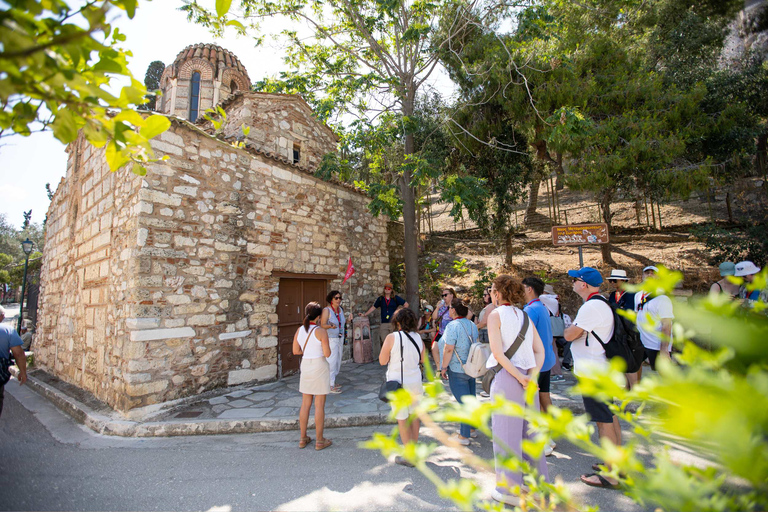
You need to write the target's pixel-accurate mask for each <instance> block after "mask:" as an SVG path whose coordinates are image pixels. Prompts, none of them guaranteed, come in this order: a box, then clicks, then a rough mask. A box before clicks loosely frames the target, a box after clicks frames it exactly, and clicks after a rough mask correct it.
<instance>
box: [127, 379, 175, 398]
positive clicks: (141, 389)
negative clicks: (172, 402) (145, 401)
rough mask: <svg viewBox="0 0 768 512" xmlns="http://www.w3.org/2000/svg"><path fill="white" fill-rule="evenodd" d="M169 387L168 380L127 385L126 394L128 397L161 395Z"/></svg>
mask: <svg viewBox="0 0 768 512" xmlns="http://www.w3.org/2000/svg"><path fill="white" fill-rule="evenodd" d="M167 387H168V381H167V380H160V381H155V382H143V383H140V384H131V383H126V384H125V393H126V394H127V395H128V396H144V395H151V394H153V393H159V392H160V391H163V390H164V389H166V388H167Z"/></svg>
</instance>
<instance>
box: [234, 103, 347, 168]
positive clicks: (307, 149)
mask: <svg viewBox="0 0 768 512" xmlns="http://www.w3.org/2000/svg"><path fill="white" fill-rule="evenodd" d="M224 106H225V108H226V110H227V124H226V127H225V128H224V136H225V137H234V138H240V137H242V125H243V124H244V125H245V126H248V127H249V128H250V131H249V133H248V136H247V137H246V138H245V140H246V141H247V142H248V143H250V144H251V145H252V146H253V147H254V148H255V149H257V150H258V151H261V152H265V153H269V154H273V155H277V156H278V157H280V158H282V159H285V160H287V161H289V162H294V148H297V149H298V150H299V161H298V162H296V163H297V164H298V165H299V166H301V167H304V168H307V169H316V168H317V167H318V166H319V165H320V162H321V160H322V158H323V156H324V155H325V154H326V153H329V152H331V151H335V150H336V143H337V141H338V138H337V137H336V135H335V134H334V133H333V131H331V129H330V128H328V127H327V126H326V125H324V124H323V123H320V122H319V121H318V120H317V119H315V118H314V116H313V114H312V110H311V109H310V108H309V105H307V103H306V102H305V101H304V100H303V99H301V97H299V96H297V95H289V94H267V93H257V92H242V93H238V94H236V95H235V96H233V97H231V99H230V100H229V101H227V102H225V103H224Z"/></svg>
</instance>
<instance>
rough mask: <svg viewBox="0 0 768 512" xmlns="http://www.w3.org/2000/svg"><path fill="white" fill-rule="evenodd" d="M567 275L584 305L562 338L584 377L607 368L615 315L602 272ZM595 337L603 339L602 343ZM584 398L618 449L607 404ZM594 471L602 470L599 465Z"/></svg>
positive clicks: (598, 478)
mask: <svg viewBox="0 0 768 512" xmlns="http://www.w3.org/2000/svg"><path fill="white" fill-rule="evenodd" d="M568 275H569V276H571V277H572V278H573V291H574V292H575V293H576V294H577V295H578V296H579V297H581V298H582V300H584V304H583V305H582V306H581V307H580V308H579V311H578V313H577V314H576V319H575V320H574V321H573V325H571V326H570V327H567V328H566V329H565V332H564V333H563V335H564V337H565V339H566V340H567V341H570V342H572V343H571V353H572V354H573V371H574V373H575V374H576V375H577V376H584V375H589V374H590V373H591V372H593V371H595V370H600V369H604V368H606V367H607V366H608V358H607V356H606V349H605V348H604V347H603V344H604V343H605V344H606V345H608V344H610V343H612V342H613V340H612V338H613V334H614V327H615V321H614V312H613V309H611V307H610V306H609V305H608V302H607V300H606V299H605V298H604V297H603V296H601V295H600V285H601V284H602V283H603V277H602V276H601V275H600V272H598V271H597V270H595V269H594V268H592V267H583V268H581V269H579V270H569V271H568ZM590 299H591V300H590ZM596 338H599V339H600V340H603V343H600V342H599V341H598V340H597V339H596ZM582 399H583V400H584V409H585V410H586V412H587V414H589V417H590V418H591V420H592V421H594V422H595V423H596V424H597V432H598V435H599V436H600V439H601V440H603V439H607V440H609V441H610V442H612V443H613V444H615V445H616V446H619V445H621V426H620V425H619V420H618V418H617V417H616V416H615V415H614V414H613V412H611V409H610V408H609V407H608V405H607V404H606V403H604V402H600V401H598V400H596V399H594V398H592V397H589V396H583V397H582ZM593 469H594V470H595V471H599V468H598V467H597V465H595V466H593ZM581 481H582V482H584V483H585V484H587V485H591V486H593V487H607V488H615V487H616V486H617V484H618V482H617V481H616V480H613V479H610V478H607V477H603V476H602V475H600V474H598V473H595V472H593V473H589V474H586V475H582V477H581Z"/></svg>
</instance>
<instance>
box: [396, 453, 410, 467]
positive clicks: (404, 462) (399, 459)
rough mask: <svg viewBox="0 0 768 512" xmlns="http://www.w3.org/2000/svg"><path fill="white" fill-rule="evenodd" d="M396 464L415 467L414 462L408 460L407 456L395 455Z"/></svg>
mask: <svg viewBox="0 0 768 512" xmlns="http://www.w3.org/2000/svg"><path fill="white" fill-rule="evenodd" d="M395 464H400V465H401V466H405V467H407V468H412V467H413V464H411V463H410V462H408V461H407V460H406V459H405V458H403V457H401V456H400V455H398V456H397V457H395Z"/></svg>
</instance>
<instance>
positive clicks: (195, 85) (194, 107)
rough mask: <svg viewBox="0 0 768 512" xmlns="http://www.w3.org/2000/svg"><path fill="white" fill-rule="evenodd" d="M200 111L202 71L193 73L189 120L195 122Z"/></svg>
mask: <svg viewBox="0 0 768 512" xmlns="http://www.w3.org/2000/svg"><path fill="white" fill-rule="evenodd" d="M199 113H200V73H198V72H197V71H195V72H194V73H192V83H191V84H190V91H189V120H190V121H192V122H193V123H194V122H195V121H196V120H197V116H198V114H199Z"/></svg>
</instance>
